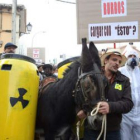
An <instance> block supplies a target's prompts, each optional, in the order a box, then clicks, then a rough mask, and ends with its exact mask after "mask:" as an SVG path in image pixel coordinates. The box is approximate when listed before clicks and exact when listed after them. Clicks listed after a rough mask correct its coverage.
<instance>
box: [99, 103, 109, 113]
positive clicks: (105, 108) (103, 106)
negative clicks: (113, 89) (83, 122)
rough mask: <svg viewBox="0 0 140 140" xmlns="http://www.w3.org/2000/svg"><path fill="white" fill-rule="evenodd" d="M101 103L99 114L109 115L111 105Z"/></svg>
mask: <svg viewBox="0 0 140 140" xmlns="http://www.w3.org/2000/svg"><path fill="white" fill-rule="evenodd" d="M99 103H100V108H99V113H101V114H108V113H109V104H108V103H107V102H99Z"/></svg>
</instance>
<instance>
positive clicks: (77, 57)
mask: <svg viewBox="0 0 140 140" xmlns="http://www.w3.org/2000/svg"><path fill="white" fill-rule="evenodd" d="M79 58H80V57H79V56H76V57H71V58H69V59H66V60H64V61H62V62H60V63H59V64H58V65H57V68H58V69H59V68H60V67H62V66H63V65H65V64H67V63H71V62H73V61H76V60H78V59H79Z"/></svg>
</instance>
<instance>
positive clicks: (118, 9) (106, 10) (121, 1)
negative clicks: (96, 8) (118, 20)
mask: <svg viewBox="0 0 140 140" xmlns="http://www.w3.org/2000/svg"><path fill="white" fill-rule="evenodd" d="M101 1H102V3H101V4H102V9H101V10H102V17H119V16H126V15H127V3H126V0H101Z"/></svg>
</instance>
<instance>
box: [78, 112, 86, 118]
mask: <svg viewBox="0 0 140 140" xmlns="http://www.w3.org/2000/svg"><path fill="white" fill-rule="evenodd" d="M77 117H78V118H79V119H84V118H86V117H87V115H86V114H85V112H84V111H83V110H80V111H79V112H78V113H77Z"/></svg>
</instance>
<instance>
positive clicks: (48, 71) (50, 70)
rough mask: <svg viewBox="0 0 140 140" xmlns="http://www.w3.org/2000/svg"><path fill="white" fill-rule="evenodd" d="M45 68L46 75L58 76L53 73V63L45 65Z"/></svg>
mask: <svg viewBox="0 0 140 140" xmlns="http://www.w3.org/2000/svg"><path fill="white" fill-rule="evenodd" d="M43 70H44V75H45V76H46V77H48V76H52V77H55V78H57V76H56V75H54V74H53V66H52V65H51V64H45V65H43Z"/></svg>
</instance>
